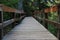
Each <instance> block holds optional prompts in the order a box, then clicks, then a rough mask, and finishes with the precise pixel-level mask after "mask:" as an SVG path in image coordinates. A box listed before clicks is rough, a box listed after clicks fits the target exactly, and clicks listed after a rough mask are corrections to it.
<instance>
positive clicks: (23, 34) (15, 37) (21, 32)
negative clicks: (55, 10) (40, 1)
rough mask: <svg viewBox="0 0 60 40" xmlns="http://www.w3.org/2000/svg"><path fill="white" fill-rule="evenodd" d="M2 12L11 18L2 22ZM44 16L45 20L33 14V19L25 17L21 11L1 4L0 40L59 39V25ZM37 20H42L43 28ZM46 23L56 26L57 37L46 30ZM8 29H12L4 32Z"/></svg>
mask: <svg viewBox="0 0 60 40" xmlns="http://www.w3.org/2000/svg"><path fill="white" fill-rule="evenodd" d="M4 12H7V13H10V17H11V18H10V19H8V20H5V21H4ZM40 13H41V12H40ZM17 15H18V16H17ZM46 15H47V14H45V18H40V17H39V16H36V13H34V15H33V17H26V15H25V12H24V11H23V10H22V11H21V10H16V9H13V8H10V7H7V6H5V5H2V4H1V5H0V40H58V38H59V37H60V36H59V35H60V34H59V33H60V31H59V28H60V27H59V26H60V23H57V22H53V21H50V20H48V19H47V16H46ZM22 19H23V20H22ZM37 19H39V20H42V21H43V22H44V23H45V27H44V26H43V25H41V24H40V23H39V22H38V21H37ZM47 23H51V24H53V25H56V26H58V27H56V28H57V29H58V32H57V37H55V36H54V35H53V34H52V33H50V32H49V31H48V30H47V29H46V28H47ZM8 27H9V28H13V29H12V30H11V31H8V32H6V31H7V29H8Z"/></svg>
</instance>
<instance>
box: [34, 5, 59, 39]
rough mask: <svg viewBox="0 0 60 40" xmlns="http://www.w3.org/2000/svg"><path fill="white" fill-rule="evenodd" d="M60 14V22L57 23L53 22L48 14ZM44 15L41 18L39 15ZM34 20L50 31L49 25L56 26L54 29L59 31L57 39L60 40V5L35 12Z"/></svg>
mask: <svg viewBox="0 0 60 40" xmlns="http://www.w3.org/2000/svg"><path fill="white" fill-rule="evenodd" d="M56 11H57V14H58V19H57V20H58V22H56V21H52V20H49V19H48V16H49V15H48V14H49V12H56ZM41 14H42V15H43V17H41V16H39V15H41ZM33 17H34V18H36V19H37V20H38V21H39V22H40V23H43V25H44V26H45V27H46V28H47V29H48V24H52V25H54V27H55V28H56V29H57V34H56V36H57V38H59V40H60V4H59V5H56V6H52V7H50V8H46V9H44V10H41V11H35V12H34V16H33Z"/></svg>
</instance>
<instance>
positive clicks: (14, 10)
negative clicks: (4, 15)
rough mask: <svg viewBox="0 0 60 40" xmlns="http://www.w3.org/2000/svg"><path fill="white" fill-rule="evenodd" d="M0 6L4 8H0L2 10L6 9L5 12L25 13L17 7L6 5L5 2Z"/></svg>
mask: <svg viewBox="0 0 60 40" xmlns="http://www.w3.org/2000/svg"><path fill="white" fill-rule="evenodd" d="M0 7H1V8H2V10H0V11H4V12H15V13H20V14H21V13H24V11H23V10H17V9H14V8H11V7H8V6H5V5H3V4H0ZM1 8H0V9H1Z"/></svg>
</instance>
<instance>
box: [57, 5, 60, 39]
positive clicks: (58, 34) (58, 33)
mask: <svg viewBox="0 0 60 40" xmlns="http://www.w3.org/2000/svg"><path fill="white" fill-rule="evenodd" d="M57 7H58V21H59V22H60V4H59V5H58V6H57ZM57 37H58V38H59V40H60V29H58V31H57Z"/></svg>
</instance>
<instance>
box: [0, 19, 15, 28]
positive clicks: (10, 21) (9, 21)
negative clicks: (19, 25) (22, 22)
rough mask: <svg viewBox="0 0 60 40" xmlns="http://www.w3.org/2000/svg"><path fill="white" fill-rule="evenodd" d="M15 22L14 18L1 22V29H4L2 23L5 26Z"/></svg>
mask: <svg viewBox="0 0 60 40" xmlns="http://www.w3.org/2000/svg"><path fill="white" fill-rule="evenodd" d="M13 22H14V19H11V20H8V21H5V22H3V24H2V23H0V29H2V25H3V28H4V27H6V26H8V25H9V24H12V23H13Z"/></svg>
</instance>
